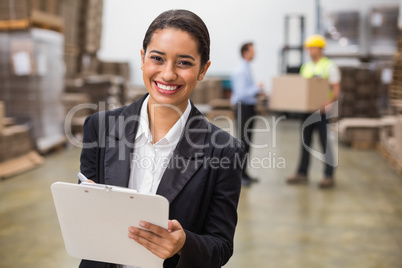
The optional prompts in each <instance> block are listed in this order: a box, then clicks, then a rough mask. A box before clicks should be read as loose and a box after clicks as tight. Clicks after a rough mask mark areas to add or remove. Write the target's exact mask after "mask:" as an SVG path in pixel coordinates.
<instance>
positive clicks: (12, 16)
mask: <svg viewBox="0 0 402 268" xmlns="http://www.w3.org/2000/svg"><path fill="white" fill-rule="evenodd" d="M32 25H33V26H40V27H42V26H43V27H46V28H52V29H55V30H57V31H62V20H61V17H60V1H58V0H31V1H30V0H8V1H1V3H0V28H2V29H3V30H13V29H24V28H28V27H29V26H32Z"/></svg>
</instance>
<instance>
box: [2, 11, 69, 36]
mask: <svg viewBox="0 0 402 268" xmlns="http://www.w3.org/2000/svg"><path fill="white" fill-rule="evenodd" d="M29 27H35V28H40V29H47V30H52V31H56V32H60V33H62V32H63V21H62V19H61V17H60V16H57V15H53V14H49V13H46V12H43V11H40V10H32V11H31V14H30V17H29V18H25V19H19V20H0V31H13V30H24V29H28V28H29Z"/></svg>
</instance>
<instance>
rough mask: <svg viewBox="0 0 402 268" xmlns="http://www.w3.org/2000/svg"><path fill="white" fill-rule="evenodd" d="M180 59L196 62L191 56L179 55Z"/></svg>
mask: <svg viewBox="0 0 402 268" xmlns="http://www.w3.org/2000/svg"><path fill="white" fill-rule="evenodd" d="M179 58H185V59H192V60H193V61H195V59H194V58H193V57H191V56H190V55H179Z"/></svg>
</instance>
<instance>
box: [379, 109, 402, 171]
mask: <svg viewBox="0 0 402 268" xmlns="http://www.w3.org/2000/svg"><path fill="white" fill-rule="evenodd" d="M378 149H379V151H380V153H381V154H382V155H383V156H385V158H386V159H387V160H388V161H389V163H390V164H391V165H392V166H394V167H395V168H396V170H397V171H398V172H399V173H400V174H401V175H402V116H401V115H399V116H387V117H384V118H382V119H381V127H380V146H379V147H378Z"/></svg>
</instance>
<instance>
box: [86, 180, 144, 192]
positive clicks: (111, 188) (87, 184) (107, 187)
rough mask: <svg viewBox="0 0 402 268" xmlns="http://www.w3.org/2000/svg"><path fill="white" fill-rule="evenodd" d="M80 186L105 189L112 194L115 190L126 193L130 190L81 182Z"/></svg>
mask: <svg viewBox="0 0 402 268" xmlns="http://www.w3.org/2000/svg"><path fill="white" fill-rule="evenodd" d="M80 185H84V186H89V187H93V188H98V189H103V190H105V191H106V192H112V191H113V189H115V190H119V189H121V190H124V191H126V190H128V188H124V187H120V186H112V185H105V184H98V183H90V182H81V183H80ZM130 191H134V192H137V191H136V190H134V189H130Z"/></svg>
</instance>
